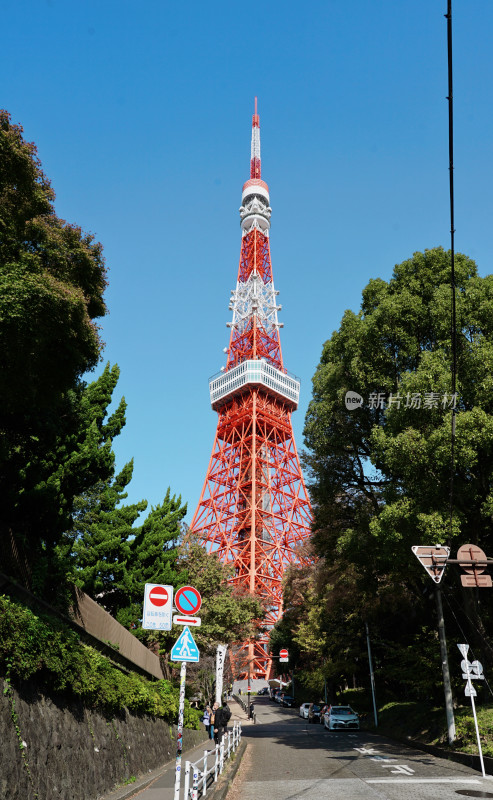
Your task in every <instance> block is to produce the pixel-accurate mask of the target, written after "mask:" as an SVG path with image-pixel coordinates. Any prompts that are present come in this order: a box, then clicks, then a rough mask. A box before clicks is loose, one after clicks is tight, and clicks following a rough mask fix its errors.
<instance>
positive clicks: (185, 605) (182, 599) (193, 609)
mask: <svg viewBox="0 0 493 800" xmlns="http://www.w3.org/2000/svg"><path fill="white" fill-rule="evenodd" d="M201 605H202V598H201V596H200V592H199V591H198V590H197V589H194V587H193V586H182V587H181V589H178V591H177V592H175V606H176V607H177V609H178V611H180V612H181V613H182V614H196V613H197V611H198V610H199V608H200V606H201Z"/></svg>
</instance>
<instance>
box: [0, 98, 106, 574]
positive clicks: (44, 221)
mask: <svg viewBox="0 0 493 800" xmlns="http://www.w3.org/2000/svg"><path fill="white" fill-rule="evenodd" d="M54 197H55V195H54V192H53V190H52V188H51V186H50V182H49V180H48V179H47V178H46V176H45V175H44V173H43V171H42V169H41V164H40V161H39V159H38V157H37V153H36V147H35V146H34V145H33V144H30V143H28V142H26V141H24V139H23V136H22V128H21V127H20V126H19V125H14V124H12V123H11V120H10V117H9V115H8V114H7V113H6V112H4V111H0V375H1V384H0V496H1V497H2V515H1V519H0V552H1V553H2V556H3V558H2V562H3V567H4V569H8V570H9V571H10V572H11V573H13V574H15V575H16V577H17V578H18V579H20V580H23V582H24V583H28V584H29V583H31V582H32V583H33V585H34V586H36V583H37V578H39V574H41V573H42V572H45V573H46V572H47V571H48V570H49V568H50V565H51V560H52V559H51V555H52V552H51V551H52V548H53V545H54V543H55V542H56V541H57V539H58V537H59V536H60V534H61V533H62V531H63V530H64V529H65V528H66V526H67V524H68V522H69V520H70V514H71V508H72V498H73V496H74V495H75V494H78V493H80V492H81V491H83V490H84V489H85V488H86V487H87V486H89V485H90V484H91V483H92V482H94V480H96V479H97V478H98V477H103V478H104V477H106V476H107V474H108V468H109V466H111V465H110V464H109V463H108V459H109V456H108V449H107V448H106V449H105V448H104V447H102V446H101V445H102V442H101V439H100V438H99V433H100V432H99V431H98V429H97V419H95V414H96V413H97V412H96V411H95V409H94V403H93V400H96V399H95V398H89V397H86V398H85V399H84V398H83V397H82V395H83V385H82V384H81V383H80V378H81V376H82V375H83V373H84V372H86V371H87V370H89V369H92V368H93V367H94V366H95V365H96V363H97V362H98V359H99V355H100V350H101V342H100V339H99V334H98V327H97V325H96V323H95V320H96V319H97V318H98V317H101V316H103V315H104V314H105V313H106V308H105V304H104V300H103V291H104V288H105V286H106V273H105V267H104V260H103V256H102V248H101V245H100V244H99V243H96V242H94V240H93V237H92V236H91V235H88V234H85V233H83V232H82V231H81V229H80V228H78V227H77V226H74V225H70V224H68V223H66V222H65V221H64V220H62V219H60V218H59V217H57V215H56V214H55V210H54ZM96 404H97V400H96ZM33 564H35V565H36V566H37V567H38V568H39V569H38V576H36V575H34V576H33V575H32V574H31V571H32V565H33Z"/></svg>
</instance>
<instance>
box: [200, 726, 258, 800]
mask: <svg viewBox="0 0 493 800" xmlns="http://www.w3.org/2000/svg"><path fill="white" fill-rule="evenodd" d="M247 744H248V743H247V742H245V741H243V739H242V741H241V742H240V746H239V747H238V750H237V751H236V754H235V759H234V761H233V763H232V764H231V766H230V768H229V769H226V770H225V771H224V772H223V774H222V776H221V778H220V779H219V783H218V784H217V786H216V788H215V789H214V788H212V787H211V789H209V790H208V792H207V795H208V796H210V797H213V798H214V800H225V798H226V795H227V794H228V792H229V790H230V788H231V784H232V783H233V781H234V779H235V775H236V773H237V772H238V769H239V766H240V764H241V759H242V758H243V756H244V754H245V750H246V749H247Z"/></svg>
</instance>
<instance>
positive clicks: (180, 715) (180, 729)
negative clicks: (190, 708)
mask: <svg viewBox="0 0 493 800" xmlns="http://www.w3.org/2000/svg"><path fill="white" fill-rule="evenodd" d="M186 677H187V662H186V661H182V662H181V670H180V705H179V707H178V733H177V737H176V772H175V794H174V800H180V778H181V751H182V749H183V712H184V710H185V681H186Z"/></svg>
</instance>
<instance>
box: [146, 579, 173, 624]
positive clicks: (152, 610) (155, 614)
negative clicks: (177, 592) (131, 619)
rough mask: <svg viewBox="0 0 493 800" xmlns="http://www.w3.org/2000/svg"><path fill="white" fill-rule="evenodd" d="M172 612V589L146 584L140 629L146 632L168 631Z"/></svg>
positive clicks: (161, 585)
mask: <svg viewBox="0 0 493 800" xmlns="http://www.w3.org/2000/svg"><path fill="white" fill-rule="evenodd" d="M172 611H173V587H172V586H164V585H163V584H161V583H146V585H145V591H144V611H143V614H142V627H143V628H146V629H147V630H155V631H156V630H157V631H170V630H171V614H172Z"/></svg>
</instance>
